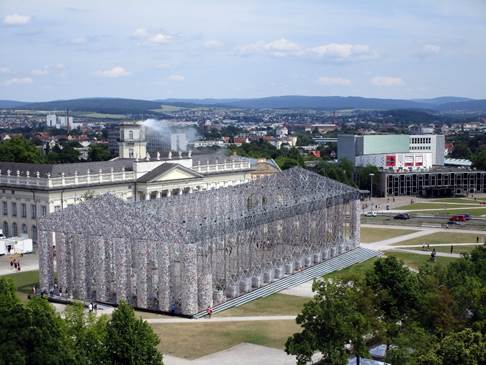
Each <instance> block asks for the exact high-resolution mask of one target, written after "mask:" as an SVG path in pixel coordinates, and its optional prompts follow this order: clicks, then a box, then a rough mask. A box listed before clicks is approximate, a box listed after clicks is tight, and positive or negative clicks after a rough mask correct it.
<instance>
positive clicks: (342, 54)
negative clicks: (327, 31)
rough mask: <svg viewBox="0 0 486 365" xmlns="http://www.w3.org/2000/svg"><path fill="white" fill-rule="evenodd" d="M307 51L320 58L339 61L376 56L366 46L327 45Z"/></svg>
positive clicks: (348, 44)
mask: <svg viewBox="0 0 486 365" xmlns="http://www.w3.org/2000/svg"><path fill="white" fill-rule="evenodd" d="M309 51H310V52H311V53H313V54H315V55H316V56H318V57H320V58H333V59H341V60H345V59H349V58H359V57H375V56H376V52H375V51H373V50H372V49H371V48H370V46H368V45H366V44H350V43H329V44H322V45H320V46H317V47H313V48H310V49H309Z"/></svg>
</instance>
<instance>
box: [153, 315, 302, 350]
mask: <svg viewBox="0 0 486 365" xmlns="http://www.w3.org/2000/svg"><path fill="white" fill-rule="evenodd" d="M152 328H153V329H154V331H155V333H156V334H157V335H158V336H159V338H160V345H159V348H160V350H161V351H162V352H163V353H164V354H169V355H174V356H177V357H183V358H189V359H194V358H197V357H200V356H204V355H207V354H211V353H214V352H217V351H221V350H225V349H227V348H230V347H232V346H235V345H238V344H240V343H242V342H248V343H253V344H257V345H263V346H270V347H274V348H278V349H283V348H284V344H285V341H286V340H287V338H288V337H289V336H291V335H292V334H293V333H295V332H298V331H299V326H298V325H297V324H296V323H295V321H293V320H288V321H253V322H214V323H196V324H178V323H177V324H176V323H174V324H153V325H152Z"/></svg>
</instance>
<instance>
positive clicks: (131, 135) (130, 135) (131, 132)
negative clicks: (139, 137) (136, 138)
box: [128, 131, 133, 141]
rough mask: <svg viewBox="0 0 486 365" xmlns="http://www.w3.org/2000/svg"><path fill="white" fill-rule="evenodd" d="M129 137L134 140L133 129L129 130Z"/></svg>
mask: <svg viewBox="0 0 486 365" xmlns="http://www.w3.org/2000/svg"><path fill="white" fill-rule="evenodd" d="M128 139H129V140H130V141H132V140H133V131H128Z"/></svg>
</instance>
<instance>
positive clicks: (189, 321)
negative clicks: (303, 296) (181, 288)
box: [145, 316, 296, 324]
mask: <svg viewBox="0 0 486 365" xmlns="http://www.w3.org/2000/svg"><path fill="white" fill-rule="evenodd" d="M295 317H296V316H251V317H218V316H213V317H212V318H211V319H209V318H207V317H204V318H200V319H190V318H180V317H173V318H147V319H145V320H146V321H147V322H148V323H152V324H159V323H164V324H165V323H187V324H195V323H217V322H254V321H295Z"/></svg>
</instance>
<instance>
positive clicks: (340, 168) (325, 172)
mask: <svg viewBox="0 0 486 365" xmlns="http://www.w3.org/2000/svg"><path fill="white" fill-rule="evenodd" d="M317 172H318V173H319V174H320V175H322V176H326V177H328V178H330V179H333V180H336V181H339V182H342V183H343V184H347V185H350V186H356V184H355V183H354V181H353V174H354V168H353V165H352V164H351V163H350V162H349V161H347V160H341V161H339V162H338V163H333V162H327V161H321V162H319V164H318V165H317Z"/></svg>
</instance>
